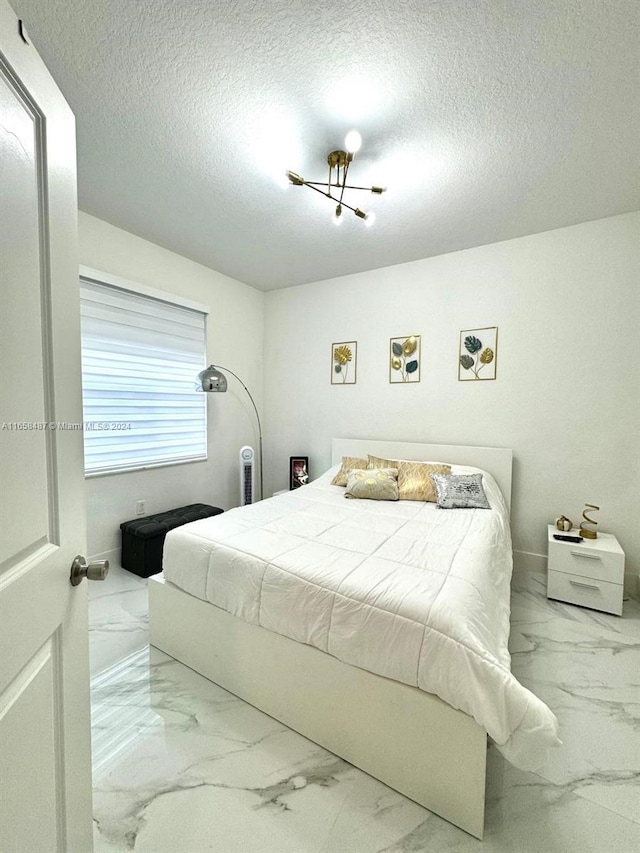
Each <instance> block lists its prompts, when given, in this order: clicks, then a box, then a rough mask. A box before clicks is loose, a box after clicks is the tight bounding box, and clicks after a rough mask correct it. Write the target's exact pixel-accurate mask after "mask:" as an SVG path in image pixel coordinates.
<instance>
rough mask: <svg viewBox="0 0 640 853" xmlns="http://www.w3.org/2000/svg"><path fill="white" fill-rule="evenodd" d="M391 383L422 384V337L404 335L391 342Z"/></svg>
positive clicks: (392, 339)
mask: <svg viewBox="0 0 640 853" xmlns="http://www.w3.org/2000/svg"><path fill="white" fill-rule="evenodd" d="M389 382H391V383H392V384H396V383H401V382H406V383H409V382H420V335H402V336H401V337H399V338H391V340H390V342H389Z"/></svg>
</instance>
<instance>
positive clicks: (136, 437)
mask: <svg viewBox="0 0 640 853" xmlns="http://www.w3.org/2000/svg"><path fill="white" fill-rule="evenodd" d="M80 305H81V319H82V393H83V408H84V421H85V427H84V457H85V463H84V464H85V473H86V474H99V473H107V472H114V471H130V470H133V469H137V468H146V467H152V466H157V465H166V464H171V463H176V462H190V461H194V460H198V459H206V458H207V442H206V427H207V424H206V405H205V402H206V400H205V394H202V393H201V394H199V393H198V392H197V391H196V390H195V380H196V377H197V375H198V373H199V372H200V371H201V370H202V369H203V367H204V366H205V355H206V348H205V314H203V313H202V312H200V311H196V310H192V309H190V308H185V307H182V306H180V305H175V304H173V303H170V302H164V301H162V300H160V299H155V298H153V297H150V296H146V295H142V294H139V293H135V292H133V291H129V290H124V289H122V288H119V287H114V286H112V285H108V284H102V283H98V282H94V281H88V280H86V279H84V278H81V279H80Z"/></svg>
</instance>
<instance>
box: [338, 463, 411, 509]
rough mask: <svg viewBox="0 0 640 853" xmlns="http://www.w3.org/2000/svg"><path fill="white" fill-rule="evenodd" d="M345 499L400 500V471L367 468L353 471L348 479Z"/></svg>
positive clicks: (395, 469)
mask: <svg viewBox="0 0 640 853" xmlns="http://www.w3.org/2000/svg"><path fill="white" fill-rule="evenodd" d="M344 496H345V498H364V499H365V500H371V501H397V500H398V469H397V468H367V469H365V470H352V471H350V472H349V476H348V478H347V490H346V492H345V493H344Z"/></svg>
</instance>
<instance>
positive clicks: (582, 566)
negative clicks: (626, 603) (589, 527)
mask: <svg viewBox="0 0 640 853" xmlns="http://www.w3.org/2000/svg"><path fill="white" fill-rule="evenodd" d="M561 532H562V531H560V530H558V529H557V528H556V526H555V525H554V524H550V525H549V532H548V554H549V562H548V566H547V598H556V599H557V600H558V601H567V602H569V604H579V605H581V606H582V607H592V608H593V609H594V610H603V611H604V612H605V613H615V614H616V615H617V616H621V615H622V592H623V588H624V551H623V550H622V548H621V547H620V545H619V544H618V540H617V539H616V537H615V536H613V535H612V534H611V533H598V538H597V539H584V540H583V541H582V542H579V543H578V542H562V541H561V540H558V539H554V538H553V534H554V533H561ZM569 535H571V536H579V535H580V531H579V530H575V529H574V530H571V531H569Z"/></svg>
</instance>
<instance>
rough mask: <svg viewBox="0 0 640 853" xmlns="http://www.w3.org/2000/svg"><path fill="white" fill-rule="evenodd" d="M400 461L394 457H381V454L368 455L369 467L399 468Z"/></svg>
mask: <svg viewBox="0 0 640 853" xmlns="http://www.w3.org/2000/svg"><path fill="white" fill-rule="evenodd" d="M397 467H398V462H397V461H395V460H393V459H381V458H380V457H379V456H372V455H371V454H369V456H368V457H367V468H397Z"/></svg>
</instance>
